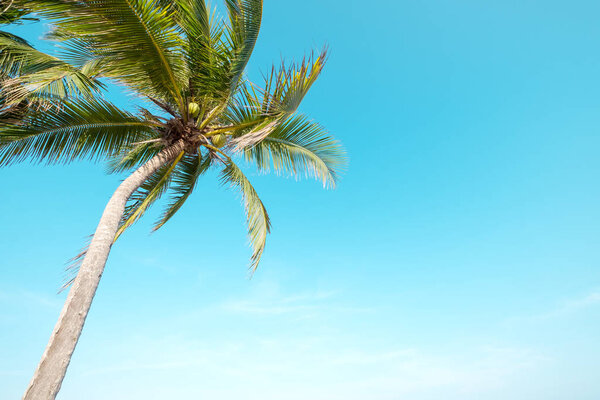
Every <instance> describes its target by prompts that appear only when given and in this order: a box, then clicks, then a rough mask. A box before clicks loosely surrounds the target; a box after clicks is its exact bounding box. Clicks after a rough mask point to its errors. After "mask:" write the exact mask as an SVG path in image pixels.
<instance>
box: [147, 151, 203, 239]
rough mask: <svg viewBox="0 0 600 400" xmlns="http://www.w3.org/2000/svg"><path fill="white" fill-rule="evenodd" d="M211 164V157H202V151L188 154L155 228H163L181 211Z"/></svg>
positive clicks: (177, 172) (180, 167)
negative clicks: (170, 197) (169, 199)
mask: <svg viewBox="0 0 600 400" xmlns="http://www.w3.org/2000/svg"><path fill="white" fill-rule="evenodd" d="M210 165H211V158H210V157H208V156H206V157H202V153H198V154H197V155H194V154H186V156H185V157H184V158H183V160H181V162H180V163H179V165H178V166H177V169H176V170H175V172H174V174H173V179H172V182H171V190H172V191H173V192H174V193H173V195H172V199H171V201H170V202H169V204H168V205H167V208H166V210H165V211H164V213H163V214H162V216H161V217H160V219H159V221H158V222H157V223H156V224H155V226H154V229H153V230H157V229H159V228H161V227H162V226H163V225H164V224H166V223H167V221H169V220H170V219H171V217H173V216H174V215H175V214H176V213H177V211H179V209H180V208H181V207H182V206H183V204H184V203H185V202H186V200H187V199H188V197H189V196H190V195H191V194H192V192H193V191H194V188H195V187H196V183H197V181H198V178H199V177H200V175H202V174H203V173H204V172H206V171H207V170H208V168H209V167H210Z"/></svg>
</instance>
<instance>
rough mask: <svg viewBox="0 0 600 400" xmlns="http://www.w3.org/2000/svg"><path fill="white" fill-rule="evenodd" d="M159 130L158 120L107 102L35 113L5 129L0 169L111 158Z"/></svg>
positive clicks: (0, 138)
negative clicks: (17, 165)
mask: <svg viewBox="0 0 600 400" xmlns="http://www.w3.org/2000/svg"><path fill="white" fill-rule="evenodd" d="M155 128H156V123H155V122H152V121H146V120H144V119H141V118H138V117H136V116H134V115H133V114H131V113H128V112H126V111H123V110H120V109H119V108H117V107H116V106H114V105H113V104H111V103H109V102H107V101H105V100H101V99H94V100H91V99H90V100H79V101H76V102H63V103H62V104H61V106H60V107H51V108H50V109H43V110H30V111H29V112H28V113H27V114H26V115H25V116H24V119H23V120H22V121H19V122H18V123H15V124H2V125H0V166H3V165H10V164H14V163H18V162H23V161H26V160H30V161H37V162H47V163H49V164H53V163H60V162H70V161H72V160H75V159H84V158H87V159H91V160H99V159H105V158H107V157H110V156H113V155H115V154H118V153H119V152H120V151H121V149H123V148H124V147H126V146H130V145H131V144H132V143H134V142H138V141H143V140H147V139H149V138H153V137H154V135H155V132H154V129H155Z"/></svg>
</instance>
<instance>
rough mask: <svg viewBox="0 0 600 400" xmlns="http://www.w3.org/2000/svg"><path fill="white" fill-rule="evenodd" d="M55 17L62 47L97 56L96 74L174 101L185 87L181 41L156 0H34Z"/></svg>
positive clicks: (168, 13) (181, 106)
mask: <svg viewBox="0 0 600 400" xmlns="http://www.w3.org/2000/svg"><path fill="white" fill-rule="evenodd" d="M35 3H36V4H38V6H37V8H36V9H35V11H37V12H39V13H40V14H42V15H44V16H46V17H47V18H50V19H51V20H53V21H55V25H56V29H57V33H55V37H62V38H64V42H63V46H65V47H67V48H69V46H71V50H72V52H73V53H75V54H80V55H81V49H82V47H83V48H85V50H86V52H87V53H88V54H89V57H90V60H91V59H100V60H101V64H102V66H101V69H100V70H101V71H102V75H103V76H106V77H109V78H113V79H115V80H117V81H118V82H120V83H122V84H124V85H126V86H128V87H129V88H131V89H132V90H134V91H136V92H138V93H142V94H145V95H148V96H153V97H157V98H160V99H163V100H165V101H168V102H172V103H174V104H176V105H177V108H178V109H179V110H180V111H181V112H182V113H183V111H184V108H185V104H184V99H183V95H182V91H183V90H184V88H185V87H186V86H187V79H186V77H187V70H186V64H185V62H184V60H183V57H182V54H183V40H182V37H181V35H180V32H179V27H178V25H177V23H176V18H174V11H172V10H171V9H170V8H165V7H161V6H160V4H159V3H160V2H159V1H158V0H98V1H76V0H60V1H56V0H54V1H49V0H46V1H36V2H35Z"/></svg>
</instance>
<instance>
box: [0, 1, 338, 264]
mask: <svg viewBox="0 0 600 400" xmlns="http://www.w3.org/2000/svg"><path fill="white" fill-rule="evenodd" d="M15 3H17V5H21V6H23V7H25V6H26V7H29V8H30V9H32V10H33V11H34V12H36V13H37V14H38V15H40V16H41V17H43V18H46V19H48V20H49V21H51V22H52V23H53V30H52V32H51V33H50V34H49V35H48V36H49V38H50V39H52V40H55V41H58V42H59V44H60V48H61V49H62V50H61V56H60V58H56V57H52V56H49V55H46V54H44V53H41V52H39V51H37V50H35V49H33V48H32V47H31V46H29V45H28V44H27V43H26V42H22V41H19V40H18V38H13V37H5V36H2V35H0V50H2V55H1V56H0V74H2V76H4V77H5V79H3V80H2V81H3V87H2V101H3V102H4V105H3V109H11V110H13V109H16V108H18V107H21V108H20V109H21V110H23V109H25V110H26V112H25V113H23V115H21V116H20V118H19V119H20V121H19V122H18V123H17V122H15V119H14V118H13V119H9V118H2V119H0V166H3V165H9V164H12V163H16V162H21V161H25V160H31V161H37V162H44V163H63V162H70V161H73V160H77V159H92V160H108V162H109V166H110V170H111V171H113V172H123V171H129V170H133V169H135V168H138V167H139V166H141V165H143V164H144V163H146V162H147V161H149V160H150V159H152V158H153V157H155V156H156V155H157V154H159V153H160V152H161V151H163V150H164V149H168V148H173V147H174V146H175V145H176V144H177V145H178V146H179V147H177V149H178V150H177V154H176V155H175V156H174V157H172V158H171V159H169V161H168V162H166V163H164V165H162V166H161V167H160V168H158V169H157V170H156V171H155V172H154V173H152V174H151V176H149V177H148V178H147V179H146V180H145V181H144V182H143V184H142V185H141V186H140V187H139V188H138V189H137V190H136V191H135V192H134V193H133V195H132V196H131V197H130V198H129V200H128V203H127V206H126V208H125V213H124V215H123V218H122V220H121V223H120V226H119V229H118V231H117V234H116V237H118V236H119V235H120V234H121V233H122V232H123V231H124V230H125V229H127V228H128V227H129V226H131V224H133V223H134V222H135V221H136V220H137V219H139V218H140V217H141V216H142V215H143V214H144V212H145V211H146V210H147V209H148V207H149V206H150V205H152V204H153V203H154V202H155V201H156V200H157V199H159V198H160V197H161V196H162V195H164V194H166V193H168V192H170V200H169V201H168V202H167V205H166V209H165V211H164V213H163V214H162V216H161V217H160V219H159V221H157V223H156V225H155V229H158V228H160V227H161V226H163V225H164V224H165V223H166V222H167V221H168V220H169V219H170V218H171V217H172V216H173V215H174V214H175V213H176V212H177V211H178V210H179V209H180V208H181V206H182V205H183V204H184V202H185V201H186V199H187V198H188V197H189V196H190V194H191V192H192V191H193V189H194V187H195V185H196V182H197V180H198V177H199V176H200V175H202V174H203V173H205V172H206V171H207V170H209V169H211V168H218V169H219V170H220V179H221V181H222V182H223V184H226V185H231V186H234V187H236V188H237V189H239V191H240V192H241V194H242V197H243V201H244V205H245V209H246V213H247V221H248V232H249V236H250V240H251V243H252V247H253V254H252V258H251V268H252V269H255V268H256V267H257V265H258V263H259V261H260V258H261V255H262V252H263V250H264V247H265V240H266V236H267V234H268V232H269V227H270V222H269V217H268V214H267V211H266V209H265V207H264V205H263V203H262V201H261V200H260V198H259V197H258V194H257V193H256V191H255V190H254V188H253V187H252V184H251V183H250V181H249V180H248V179H247V177H246V176H245V175H244V173H243V172H242V170H241V169H240V168H239V167H238V166H237V165H236V163H235V162H234V160H235V159H237V158H239V157H242V158H243V159H245V160H247V161H250V162H252V163H254V164H255V165H256V167H257V168H258V169H259V170H261V171H267V170H269V169H274V170H275V171H276V172H282V173H286V174H291V175H295V176H301V175H307V176H312V177H314V178H317V179H319V180H320V181H321V182H322V183H323V185H324V186H328V187H333V186H334V185H335V183H336V181H337V179H338V175H339V172H340V168H341V167H343V165H344V163H345V155H344V151H343V149H342V147H341V145H340V144H339V142H337V141H336V140H335V139H333V138H332V137H331V136H330V135H329V134H328V133H327V131H326V130H325V129H324V128H323V127H321V126H320V125H319V124H317V123H315V122H313V121H311V120H310V119H309V118H307V117H306V116H304V115H302V114H300V113H299V112H298V111H297V110H298V107H299V105H300V103H301V101H302V99H303V98H304V97H305V95H306V94H307V92H308V90H309V89H310V88H311V86H312V85H313V83H314V82H315V80H316V79H317V77H318V76H319V74H320V73H321V71H322V70H323V66H324V64H325V61H326V59H327V54H326V51H325V50H323V51H322V52H320V53H318V54H314V53H313V54H312V55H310V56H308V57H305V58H304V60H302V61H301V62H299V63H292V64H289V65H285V64H282V65H279V66H274V67H273V68H272V69H271V70H270V71H269V73H268V74H266V76H265V78H264V82H263V84H262V85H255V84H253V83H251V82H249V81H248V80H247V79H245V76H244V70H245V68H246V65H247V64H248V61H249V59H250V56H251V54H252V51H253V49H254V45H255V43H256V40H257V37H258V33H259V29H260V24H261V17H262V1H260V0H225V6H226V13H227V15H228V18H227V19H226V20H220V19H219V18H217V16H216V12H211V10H210V9H209V8H208V7H207V5H206V4H205V2H204V1H203V0H99V1H81V0H40V1H18V0H15ZM106 79H109V80H111V81H113V82H116V83H118V84H120V85H123V86H125V87H126V88H127V89H128V90H130V91H131V92H133V93H134V94H136V95H137V96H138V97H140V98H143V99H145V100H147V102H148V103H151V104H153V106H154V108H156V109H158V110H160V111H158V112H157V111H154V112H153V111H151V110H149V109H146V108H140V111H139V112H138V113H137V114H134V113H131V112H128V111H125V110H121V109H119V108H118V107H117V106H115V105H114V104H112V103H110V102H109V101H107V100H106V99H104V98H103V97H102V93H103V91H104V89H105V87H106V85H105V82H106ZM23 106H26V107H23ZM149 108H150V107H149ZM115 240H116V238H115Z"/></svg>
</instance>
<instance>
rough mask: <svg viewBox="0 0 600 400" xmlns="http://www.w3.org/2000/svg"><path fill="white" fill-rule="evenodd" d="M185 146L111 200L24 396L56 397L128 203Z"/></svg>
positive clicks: (152, 164)
mask: <svg viewBox="0 0 600 400" xmlns="http://www.w3.org/2000/svg"><path fill="white" fill-rule="evenodd" d="M183 149H184V142H183V141H179V142H176V143H175V144H173V145H171V146H169V147H167V148H165V149H164V150H163V151H161V152H160V153H159V154H157V155H156V156H155V157H153V158H152V159H151V160H150V161H148V162H147V163H146V164H144V165H142V166H141V167H140V168H138V169H137V170H136V171H135V172H134V173H133V174H131V175H130V176H129V177H128V178H127V179H125V180H124V181H123V183H121V185H119V187H118V188H117V190H116V191H115V193H114V194H113V196H112V197H111V199H110V200H109V202H108V204H107V205H106V208H105V209H104V213H103V214H102V218H100V223H99V224H98V227H97V228H96V232H95V233H94V237H93V238H92V241H91V243H90V245H89V248H88V250H87V253H86V255H85V258H84V259H83V263H82V264H81V268H80V269H79V272H78V274H77V277H76V278H75V281H74V282H73V286H72V287H71V290H70V291H69V295H68V296H67V300H66V302H65V305H64V306H63V309H62V311H61V313H60V317H59V318H58V322H57V323H56V326H55V327H54V331H53V332H52V336H51V337H50V341H49V342H48V345H47V346H46V350H45V351H44V355H43V356H42V359H41V361H40V363H39V365H38V367H37V369H36V371H35V373H34V375H33V378H32V379H31V382H30V383H29V387H28V388H27V391H26V392H25V395H24V396H23V400H53V399H55V398H56V395H57V393H58V391H59V390H60V385H61V383H62V381H63V378H64V377H65V373H66V372H67V367H68V366H69V362H70V361H71V355H72V354H73V351H74V350H75V346H76V345H77V341H78V340H79V336H80V335H81V331H82V329H83V324H84V322H85V318H86V317H87V314H88V311H89V309H90V306H91V304H92V299H93V298H94V294H95V293H96V288H97V287H98V283H99V282H100V278H101V277H102V272H103V271H104V265H105V264H106V259H107V258H108V253H109V252H110V248H111V246H112V244H113V241H114V238H115V234H116V232H117V229H118V227H119V222H120V220H121V217H122V215H123V212H124V210H125V203H126V202H127V200H128V199H129V197H130V196H131V195H132V194H133V192H134V191H135V190H136V189H137V188H138V187H140V185H141V184H142V183H143V182H144V181H145V180H146V179H147V178H148V177H149V176H150V175H152V174H153V173H154V172H155V171H156V170H157V169H158V168H160V167H161V166H163V165H164V164H166V163H167V162H169V161H171V160H173V159H174V158H175V157H176V156H177V155H178V154H179V153H181V152H182V151H183Z"/></svg>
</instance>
